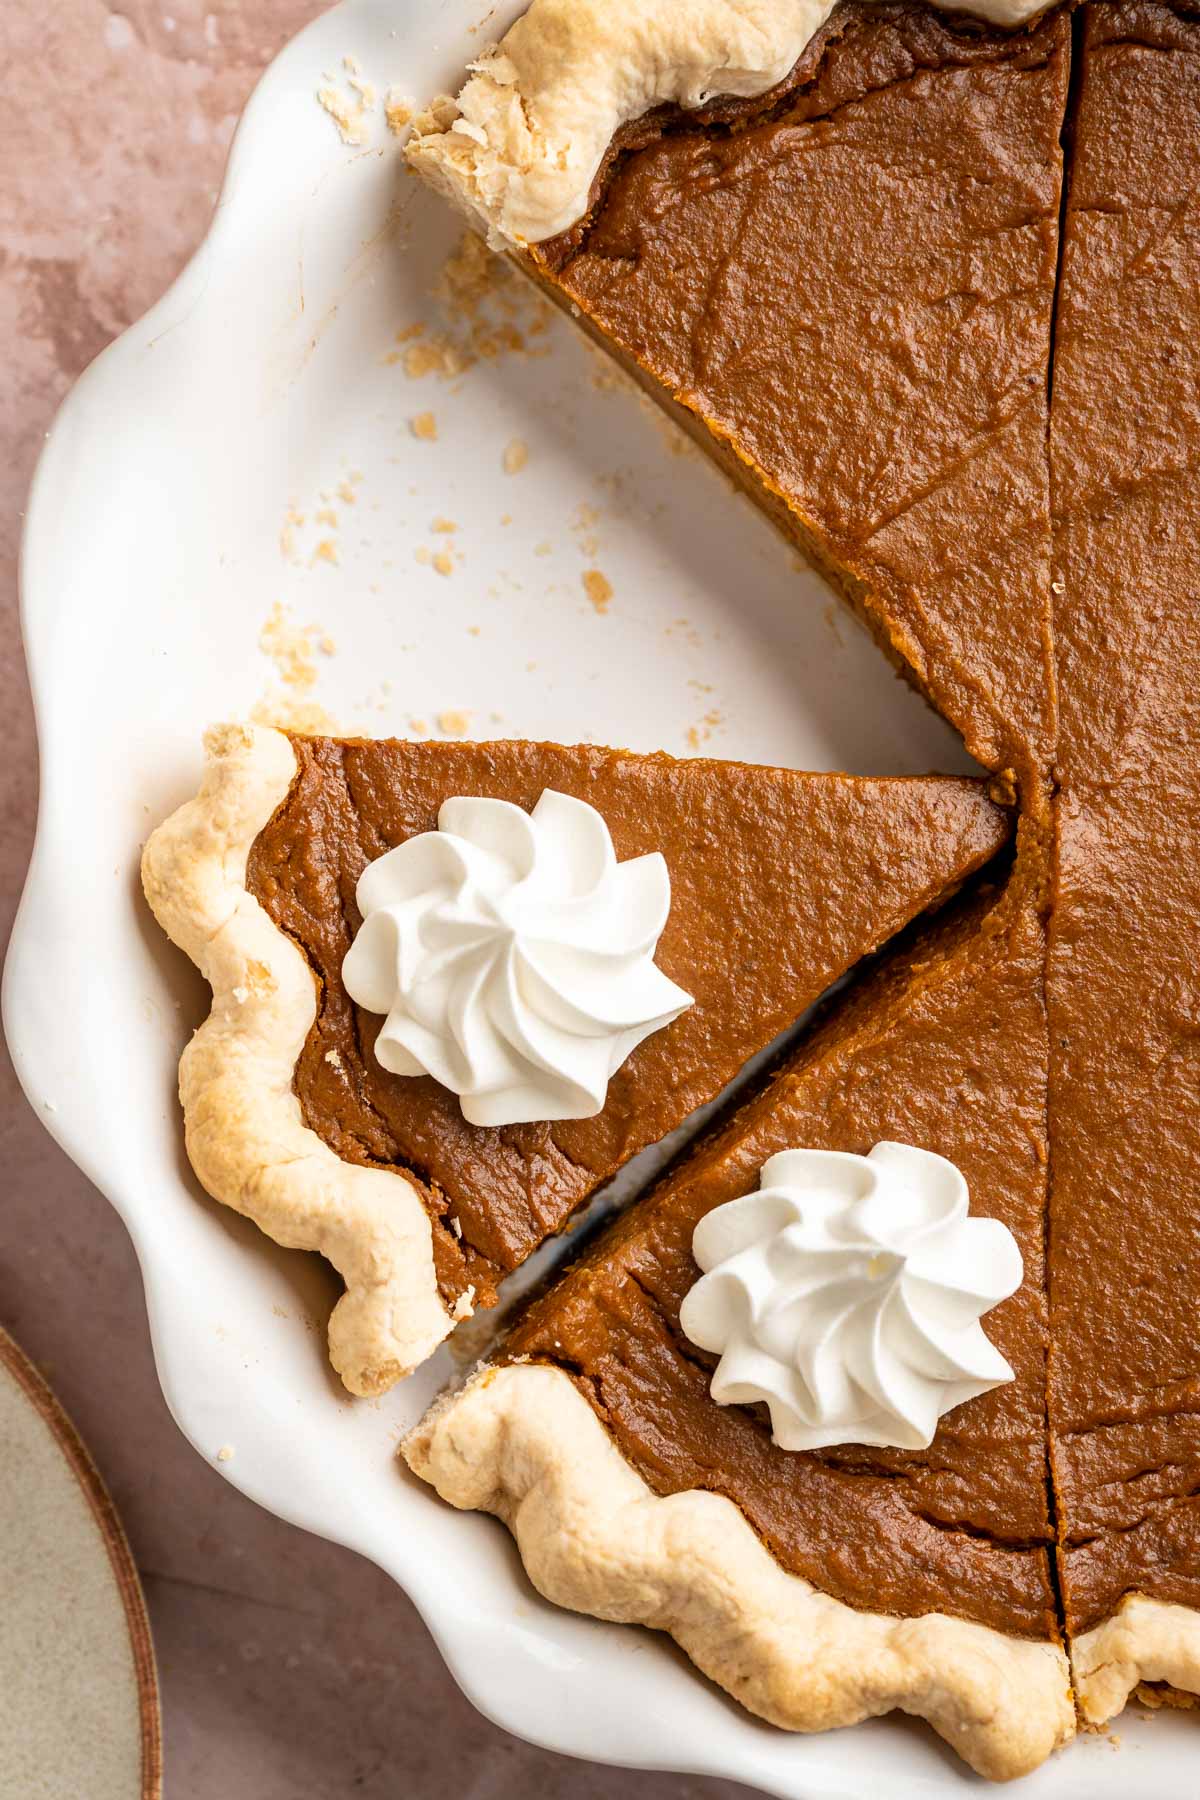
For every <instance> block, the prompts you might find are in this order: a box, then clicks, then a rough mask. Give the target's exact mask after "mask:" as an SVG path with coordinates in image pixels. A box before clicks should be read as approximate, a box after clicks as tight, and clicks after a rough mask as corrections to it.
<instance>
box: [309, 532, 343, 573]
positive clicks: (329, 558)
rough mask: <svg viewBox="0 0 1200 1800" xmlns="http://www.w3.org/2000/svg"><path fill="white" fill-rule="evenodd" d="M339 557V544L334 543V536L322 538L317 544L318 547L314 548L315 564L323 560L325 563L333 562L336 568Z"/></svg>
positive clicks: (313, 558) (313, 557)
mask: <svg viewBox="0 0 1200 1800" xmlns="http://www.w3.org/2000/svg"><path fill="white" fill-rule="evenodd" d="M337 559H338V553H337V545H336V544H335V543H334V541H333V539H332V538H322V539H321V541H320V543H319V544H317V545H316V547H315V548H314V550H313V553H312V560H313V564H314V566H315V565H316V564H317V563H319V562H323V563H333V565H334V567H335V568H336V566H337Z"/></svg>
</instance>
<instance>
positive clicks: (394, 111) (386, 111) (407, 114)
mask: <svg viewBox="0 0 1200 1800" xmlns="http://www.w3.org/2000/svg"><path fill="white" fill-rule="evenodd" d="M383 116H384V118H385V119H386V121H387V128H388V130H389V131H390V132H391V133H392V136H393V137H399V136H400V133H401V132H402V131H403V130H404V128H405V127H406V126H407V125H411V124H412V116H413V103H412V101H411V99H410V98H409V97H408V95H407V94H402V93H401V92H400V89H399V88H398V87H395V86H393V87H390V88H389V89H388V90H387V93H386V94H385V95H384V96H383Z"/></svg>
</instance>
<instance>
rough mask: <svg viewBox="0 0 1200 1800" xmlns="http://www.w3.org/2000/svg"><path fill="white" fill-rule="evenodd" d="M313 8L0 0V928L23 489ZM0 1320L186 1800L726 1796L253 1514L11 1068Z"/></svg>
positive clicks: (192, 227) (19, 712) (169, 259)
mask: <svg viewBox="0 0 1200 1800" xmlns="http://www.w3.org/2000/svg"><path fill="white" fill-rule="evenodd" d="M318 10H319V8H318V7H317V6H316V5H314V4H313V3H312V0H242V3H240V4H239V0H216V3H214V4H210V5H208V6H202V5H199V4H195V3H194V0H165V4H162V5H160V4H158V3H157V0H154V3H151V0H127V4H126V5H125V6H124V7H123V9H122V10H120V11H117V10H114V9H112V8H110V7H107V6H104V5H101V4H100V3H99V0H2V4H0V77H2V80H0V85H2V86H3V91H4V104H3V107H2V108H0V341H3V343H4V346H5V354H4V357H3V361H2V365H0V431H2V433H3V448H4V456H3V463H2V466H0V484H2V489H0V604H2V605H3V607H4V624H3V637H2V640H0V641H2V643H3V650H2V651H0V706H2V708H3V718H4V722H5V740H6V751H5V755H4V758H3V763H2V765H0V922H2V924H3V928H4V931H5V935H6V936H7V929H8V926H9V924H10V921H11V918H12V913H13V910H14V908H15V905H16V902H17V898H18V895H19V892H20V887H21V882H22V880H23V876H24V870H25V863H26V860H27V857H28V853H29V845H30V841H31V837H32V832H33V821H34V808H35V800H36V788H37V773H36V751H35V745H34V737H33V720H32V716H31V712H30V706H29V698H28V692H27V689H26V683H25V673H24V666H23V663H22V658H21V652H20V646H19V641H18V631H17V622H16V553H17V542H18V537H19V532H20V521H21V509H22V507H23V505H24V498H25V491H26V488H27V486H28V482H29V477H30V474H31V471H32V468H33V464H34V460H35V458H36V456H37V452H38V448H39V446H40V444H41V441H42V437H43V434H44V432H45V430H46V428H47V426H48V425H49V423H50V420H51V418H52V416H53V413H54V410H55V407H56V406H57V404H58V402H59V400H60V399H61V398H62V396H63V394H64V393H65V392H66V390H67V388H68V387H69V386H70V384H71V382H72V381H73V380H74V379H75V377H76V376H77V375H78V374H79V372H80V370H81V369H82V368H83V367H84V366H85V364H86V363H88V362H89V361H90V360H91V359H92V357H94V356H95V355H96V353H97V352H98V351H99V350H100V349H102V348H103V346H104V345H105V344H106V343H107V342H108V340H109V339H110V338H111V337H113V336H114V335H115V334H116V333H117V332H119V331H120V330H121V329H122V328H123V327H124V326H125V325H127V324H128V323H129V322H130V321H131V320H132V319H134V318H136V317H137V316H138V314H139V313H141V312H142V311H144V310H145V308H146V307H147V306H148V305H149V304H150V303H151V302H152V301H153V300H154V299H156V298H157V296H158V295H159V293H161V291H162V289H163V288H164V287H165V286H166V284H167V282H168V281H169V280H170V279H171V277H172V276H173V275H174V274H175V272H176V270H177V269H178V268H179V266H180V264H181V263H182V262H183V261H184V259H185V258H186V256H187V255H188V253H189V251H190V250H191V249H192V247H193V246H194V244H195V243H196V241H197V240H198V238H199V237H200V236H201V234H202V233H203V230H204V227H205V225H206V223H207V220H208V217H209V213H210V211H211V208H212V204H213V200H214V197H215V194H216V189H217V184H218V182H219V179H220V173H221V166H222V162H223V159H224V155H225V150H226V147H227V145H228V142H229V138H230V135H231V132H232V130H233V125H234V122H235V120H236V117H237V114H238V111H239V109H240V107H241V105H242V103H243V101H244V100H245V97H246V95H247V93H248V91H249V89H250V88H251V86H252V85H253V82H254V80H255V78H256V76H257V75H258V73H259V71H260V70H261V69H262V67H263V65H264V64H265V63H266V62H267V61H269V59H270V58H271V57H272V56H273V55H274V53H275V52H276V50H278V48H279V47H280V45H281V44H283V43H284V42H285V40H286V39H287V38H288V37H290V36H291V35H292V34H293V33H294V32H295V31H296V30H298V29H299V27H300V26H301V25H302V24H304V23H305V21H306V20H307V19H308V18H310V17H311V16H312V15H313V13H315V12H316V11H318ZM0 1168H3V1171H4V1178H3V1211H2V1214H0V1219H2V1223H0V1321H2V1322H3V1323H4V1324H5V1325H6V1326H7V1327H8V1329H9V1330H10V1331H11V1332H12V1333H13V1335H14V1336H15V1337H16V1338H17V1340H18V1341H19V1342H20V1343H21V1344H23V1345H24V1347H25V1349H26V1350H27V1351H28V1353H29V1354H30V1355H31V1356H32V1357H33V1358H34V1359H35V1360H36V1361H37V1362H38V1363H39V1365H40V1366H41V1367H42V1368H43V1369H44V1370H45V1372H46V1374H47V1376H48V1377H49V1379H50V1380H51V1382H52V1383H53V1385H54V1386H55V1388H56V1390H57V1391H58V1393H59V1395H60V1397H61V1399H62V1401H63V1402H64V1404H65V1405H66V1406H67V1408H68V1409H69V1411H70V1412H71V1414H72V1415H73V1417H74V1419H75V1420H76V1422H77V1424H78V1426H79V1428H80V1430H81V1431H82V1433H83V1435H84V1437H85V1438H86V1440H87V1441H88V1443H89V1445H90V1447H91V1449H92V1451H93V1453H94V1455H95V1457H96V1459H97V1461H98V1463H99V1465H100V1468H101V1470H102V1472H103V1474H104V1476H105V1479H106V1480H107V1482H108V1484H109V1487H110V1488H111V1490H112V1493H113V1496H114V1498H115V1500H116V1502H117V1505H118V1507H119V1508H120V1511H121V1513H122V1516H123V1518H124V1520H125V1524H126V1527H127V1529H128V1531H129V1534H130V1538H131V1540H132V1543H133V1547H134V1551H135V1553H136V1555H137V1558H138V1561H139V1564H140V1566H141V1570H142V1577H143V1580H144V1583H145V1587H146V1595H147V1599H148V1602H149V1607H150V1613H151V1618H152V1621H153V1626H154V1633H155V1639H156V1643H157V1648H158V1658H159V1666H160V1680H161V1684H162V1693H163V1707H164V1716H165V1725H166V1767H167V1775H166V1793H167V1795H168V1796H169V1800H335V1797H340V1796H342V1795H347V1796H349V1795H351V1794H353V1795H362V1796H364V1797H366V1796H380V1797H382V1796H393V1795H395V1796H399V1795H405V1796H415V1797H416V1800H442V1797H443V1796H445V1797H446V1800H449V1797H450V1796H455V1800H501V1797H504V1796H513V1800H516V1797H517V1796H520V1797H521V1800H536V1797H538V1796H542V1797H545V1800H549V1797H550V1796H572V1797H573V1800H667V1796H671V1797H672V1800H684V1797H685V1796H687V1797H688V1800H734V1796H735V1795H737V1794H742V1793H744V1792H745V1790H743V1789H740V1788H735V1787H734V1786H732V1785H730V1784H728V1783H724V1782H715V1781H705V1780H698V1779H695V1778H691V1777H679V1776H671V1775H665V1776H664V1775H658V1776H651V1775H640V1776H639V1775H630V1774H628V1773H625V1772H622V1771H619V1770H611V1769H602V1768H598V1767H591V1766H588V1765H585V1764H582V1763H575V1762H569V1761H567V1760H565V1759H563V1758H560V1757H556V1756H551V1755H549V1754H546V1753H545V1752H542V1751H538V1750H534V1749H531V1748H529V1747H528V1746H527V1745H525V1744H522V1743H519V1742H517V1741H516V1740H514V1739H513V1738H510V1737H508V1736H506V1735H505V1734H504V1733H503V1732H501V1731H498V1730H497V1729H496V1728H495V1727H493V1726H491V1725H489V1724H487V1723H486V1722H485V1721H484V1720H483V1719H482V1718H481V1717H480V1716H479V1715H478V1714H477V1713H475V1712H474V1711H473V1710H472V1709H471V1707H470V1706H469V1705H468V1704H467V1702H466V1701H465V1700H464V1699H463V1698H462V1697H461V1695H460V1694H459V1693H458V1690H457V1689H456V1688H455V1686H454V1683H453V1682H452V1681H451V1679H450V1677H449V1675H448V1674H447V1673H446V1671H445V1669H444V1668H443V1666H442V1663H441V1661H440V1659H439V1657H438V1655H437V1653H436V1651H435V1650H434V1648H433V1645H432V1643H431V1641H430V1639H429V1637H428V1634H427V1633H426V1631H425V1628H424V1626H423V1625H422V1624H421V1622H420V1620H419V1619H418V1618H417V1615H416V1613H415V1612H414V1611H413V1608H412V1607H411V1606H410V1605H409V1603H408V1601H407V1600H406V1599H405V1597H404V1596H403V1594H402V1593H401V1592H400V1590H399V1589H398V1588H396V1587H395V1586H394V1585H393V1583H392V1582H391V1581H389V1580H388V1579H387V1577H385V1576H384V1575H382V1574H381V1573H380V1572H379V1571H378V1570H376V1569H375V1568H373V1567H372V1566H370V1565H369V1564H367V1563H365V1562H363V1561H361V1560H360V1559H359V1558H357V1557H355V1556H352V1555H351V1554H350V1553H349V1552H347V1551H344V1550H340V1549H336V1548H335V1547H334V1546H333V1545H331V1544H325V1543H321V1542H319V1541H318V1540H317V1539H315V1538H311V1537H308V1536H306V1535H304V1534H303V1533H301V1532H299V1531H296V1530H294V1529H292V1528H291V1527H290V1526H287V1525H284V1524H282V1523H280V1522H279V1521H278V1520H276V1519H273V1518H271V1517H269V1516H268V1515H267V1514H265V1513H262V1512H260V1511H259V1510H258V1509H257V1508H256V1507H254V1506H252V1505H251V1504H250V1502H249V1501H247V1500H245V1499H243V1498H242V1497H241V1495H239V1494H237V1493H236V1492H235V1491H234V1490H233V1489H232V1488H231V1487H229V1486H228V1484H227V1483H226V1482H224V1481H223V1480H222V1479H221V1477H220V1476H219V1475H218V1474H217V1472H216V1471H215V1469H213V1468H211V1467H209V1466H208V1465H207V1464H205V1463H204V1462H203V1461H202V1460H201V1459H200V1458H199V1457H197V1456H196V1455H195V1453H194V1452H193V1451H192V1450H191V1449H190V1447H189V1446H188V1445H187V1444H186V1443H185V1442H184V1440H183V1438H182V1437H181V1436H180V1435H179V1433H178V1432H177V1430H176V1428H175V1426H174V1425H173V1424H172V1422H171V1419H170V1417H169V1416H168V1413H167V1410H166V1407H165V1406H164V1404H163V1400H162V1396H161V1394H160V1392H159V1388H158V1383H157V1381H156V1379H155V1375H154V1369H153V1365H152V1362H151V1356H150V1345H149V1338H148V1333H147V1327H146V1317H145V1310H144V1307H143V1303H142V1295H141V1284H140V1281H139V1277H138V1272H137V1267H136V1264H135V1262H134V1258H133V1253H132V1250H131V1249H130V1246H129V1243H128V1240H127V1239H126V1236H125V1233H124V1229H123V1227H122V1226H121V1225H120V1223H119V1221H118V1220H117V1217H116V1215H115V1213H113V1212H112V1211H111V1210H110V1209H109V1207H108V1206H107V1204H106V1203H105V1202H104V1201H103V1200H102V1199H101V1198H100V1196H99V1195H98V1194H96V1192H95V1191H94V1190H93V1189H92V1188H91V1187H90V1185H89V1184H88V1182H87V1181H86V1180H85V1179H84V1178H83V1176H82V1175H81V1174H79V1173H78V1171H77V1170H76V1169H75V1168H74V1167H73V1166H72V1165H71V1164H70V1163H69V1162H68V1161H67V1160H66V1158H65V1157H64V1156H63V1155H62V1154H61V1152H60V1151H59V1150H58V1149H57V1148H56V1147H55V1146H54V1144H52V1142H51V1141H50V1139H49V1138H48V1137H47V1136H46V1135H45V1133H44V1132H43V1130H42V1128H41V1126H40V1125H39V1124H38V1122H37V1120H36V1119H35V1118H34V1117H33V1115H32V1113H31V1112H30V1111H29V1109H28V1108H27V1107H26V1105H25V1103H24V1101H23V1099H22V1098H21V1096H20V1093H19V1091H18V1088H17V1085H16V1082H15V1079H14V1077H13V1074H12V1069H11V1066H10V1065H9V1064H8V1061H7V1058H4V1059H3V1066H2V1068H0Z"/></svg>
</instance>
